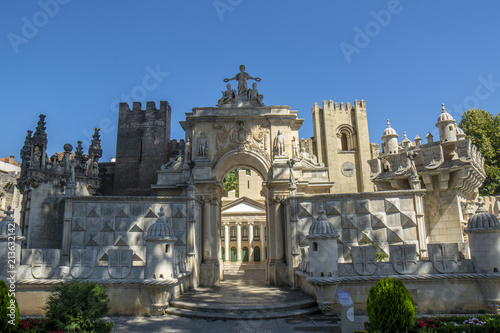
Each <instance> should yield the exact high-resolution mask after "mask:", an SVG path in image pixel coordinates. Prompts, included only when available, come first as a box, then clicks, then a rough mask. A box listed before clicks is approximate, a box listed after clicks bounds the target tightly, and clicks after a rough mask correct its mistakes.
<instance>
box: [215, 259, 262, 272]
mask: <svg viewBox="0 0 500 333" xmlns="http://www.w3.org/2000/svg"><path fill="white" fill-rule="evenodd" d="M265 269H266V265H265V264H264V263H237V262H225V263H224V272H226V273H235V272H241V271H247V270H248V271H252V270H262V271H264V270H265Z"/></svg>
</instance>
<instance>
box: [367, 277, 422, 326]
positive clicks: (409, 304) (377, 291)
mask: <svg viewBox="0 0 500 333" xmlns="http://www.w3.org/2000/svg"><path fill="white" fill-rule="evenodd" d="M366 311H367V313H368V319H369V327H370V331H381V332H395V333H399V332H407V331H408V330H410V329H412V328H413V327H414V324H415V320H416V316H415V305H414V304H413V299H412V298H411V295H410V293H409V292H408V290H406V288H405V286H404V284H403V282H401V281H400V280H398V279H395V278H388V277H386V278H383V279H381V280H380V281H378V282H377V283H376V284H375V285H374V286H373V287H372V288H371V289H370V293H369V295H368V300H367V302H366Z"/></svg>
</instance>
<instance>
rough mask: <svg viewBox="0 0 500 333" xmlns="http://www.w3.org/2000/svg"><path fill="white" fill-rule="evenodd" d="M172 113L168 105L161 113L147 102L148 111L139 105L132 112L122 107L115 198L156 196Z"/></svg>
mask: <svg viewBox="0 0 500 333" xmlns="http://www.w3.org/2000/svg"><path fill="white" fill-rule="evenodd" d="M170 112H171V108H170V105H168V103H167V102H166V101H161V102H160V108H159V109H157V108H156V106H155V103H154V102H147V105H146V109H145V110H142V109H141V103H140V102H134V104H133V107H132V110H131V109H130V108H129V105H128V104H127V103H120V111H119V116H118V134H117V141H116V165H115V178H114V179H115V184H114V195H154V191H153V190H151V184H154V183H156V170H158V169H159V168H160V166H161V165H162V164H163V163H165V161H167V160H168V156H167V154H168V141H169V140H170Z"/></svg>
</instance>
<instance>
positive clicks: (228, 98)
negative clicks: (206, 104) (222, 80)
mask: <svg viewBox="0 0 500 333" xmlns="http://www.w3.org/2000/svg"><path fill="white" fill-rule="evenodd" d="M226 88H227V90H226V91H222V97H221V98H220V99H219V101H218V102H217V105H218V106H221V105H223V104H229V103H231V102H232V101H233V100H234V99H235V98H236V90H234V89H231V84H229V83H228V84H227V86H226Z"/></svg>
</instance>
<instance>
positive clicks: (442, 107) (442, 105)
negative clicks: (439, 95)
mask: <svg viewBox="0 0 500 333" xmlns="http://www.w3.org/2000/svg"><path fill="white" fill-rule="evenodd" d="M441 112H442V113H445V112H446V109H445V107H444V103H441Z"/></svg>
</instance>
